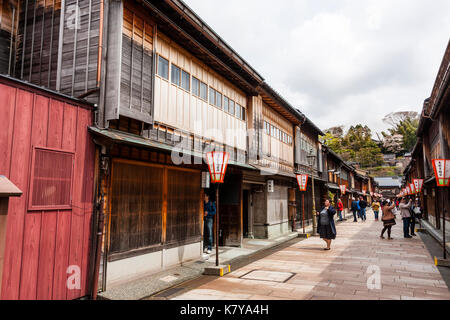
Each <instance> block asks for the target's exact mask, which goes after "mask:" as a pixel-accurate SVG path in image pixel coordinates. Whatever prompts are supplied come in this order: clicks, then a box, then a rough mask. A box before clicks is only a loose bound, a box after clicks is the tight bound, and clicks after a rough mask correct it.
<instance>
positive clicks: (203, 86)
mask: <svg viewBox="0 0 450 320" xmlns="http://www.w3.org/2000/svg"><path fill="white" fill-rule="evenodd" d="M200 98H201V99H203V100H205V101H206V100H208V86H207V85H206V84H205V83H203V82H200Z"/></svg>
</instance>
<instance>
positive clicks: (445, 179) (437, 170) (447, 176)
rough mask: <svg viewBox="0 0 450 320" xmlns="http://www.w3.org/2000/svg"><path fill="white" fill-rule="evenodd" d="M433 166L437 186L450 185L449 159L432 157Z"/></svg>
mask: <svg viewBox="0 0 450 320" xmlns="http://www.w3.org/2000/svg"><path fill="white" fill-rule="evenodd" d="M433 168H434V175H435V176H436V184H437V186H438V187H448V186H449V185H450V160H449V159H434V160H433Z"/></svg>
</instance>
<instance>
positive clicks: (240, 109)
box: [236, 103, 242, 119]
mask: <svg viewBox="0 0 450 320" xmlns="http://www.w3.org/2000/svg"><path fill="white" fill-rule="evenodd" d="M241 111H242V108H241V106H240V105H239V104H237V103H236V117H237V118H238V119H240V118H241Z"/></svg>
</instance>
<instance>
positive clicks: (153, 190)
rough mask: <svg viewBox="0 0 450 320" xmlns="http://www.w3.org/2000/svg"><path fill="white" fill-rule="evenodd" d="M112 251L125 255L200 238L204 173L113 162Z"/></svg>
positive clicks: (110, 250) (110, 232)
mask: <svg viewBox="0 0 450 320" xmlns="http://www.w3.org/2000/svg"><path fill="white" fill-rule="evenodd" d="M111 180H112V182H111V196H110V198H111V203H110V212H111V214H110V219H109V221H110V226H109V234H110V236H109V238H110V245H109V253H110V254H117V253H124V252H127V251H130V250H135V249H144V248H149V247H152V246H158V245H162V244H166V243H168V244H169V243H177V242H181V241H185V240H190V239H193V238H196V237H199V236H200V235H201V220H200V192H201V189H200V182H201V181H200V172H199V171H197V170H190V169H180V168H175V167H171V166H165V165H159V164H150V163H146V162H138V161H132V160H124V159H114V160H113V168H112V178H111Z"/></svg>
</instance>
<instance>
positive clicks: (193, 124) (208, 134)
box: [154, 32, 247, 150]
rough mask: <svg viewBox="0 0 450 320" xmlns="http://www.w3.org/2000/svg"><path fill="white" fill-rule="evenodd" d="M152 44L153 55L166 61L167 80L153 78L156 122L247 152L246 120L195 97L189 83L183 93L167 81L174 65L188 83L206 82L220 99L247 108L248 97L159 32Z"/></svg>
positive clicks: (178, 87)
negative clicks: (185, 73)
mask: <svg viewBox="0 0 450 320" xmlns="http://www.w3.org/2000/svg"><path fill="white" fill-rule="evenodd" d="M155 43H156V53H157V54H158V55H159V56H161V57H163V58H164V59H166V60H168V61H169V79H164V78H162V77H160V76H159V75H156V76H155V107H154V108H155V109H154V120H155V122H160V123H162V124H164V125H167V126H171V127H174V128H179V129H180V130H183V131H186V132H190V133H192V134H195V135H197V136H201V137H204V138H206V139H211V140H213V141H215V142H218V143H221V144H226V145H228V146H230V147H233V148H237V149H239V150H246V149H247V145H246V143H247V139H246V130H247V124H246V121H244V120H241V119H238V118H237V117H235V116H234V115H231V114H230V113H227V112H225V111H224V110H223V103H222V108H219V107H216V106H213V105H212V104H210V103H209V101H207V100H203V99H201V98H199V97H197V96H196V95H194V94H193V93H192V84H190V88H191V90H185V89H183V88H181V87H180V86H178V85H176V84H173V83H172V82H171V78H170V73H171V72H170V71H171V67H172V65H175V66H177V67H179V68H180V69H182V70H183V71H185V72H187V73H189V74H190V82H191V83H192V77H195V78H197V79H198V80H200V81H201V82H203V83H205V84H206V85H207V86H208V89H209V88H213V89H215V90H217V91H218V92H220V93H221V94H222V96H226V97H228V98H229V99H231V100H233V101H234V102H235V103H237V104H239V105H241V106H242V107H244V108H245V109H247V97H246V95H245V94H244V92H243V91H241V90H240V89H239V88H237V87H235V86H234V85H233V84H231V83H230V82H228V81H227V80H225V78H223V77H222V76H220V75H219V74H217V73H216V72H214V71H213V70H212V69H211V68H209V67H208V66H207V65H206V64H204V63H202V62H200V61H199V60H198V59H196V58H195V57H194V56H193V55H191V54H190V53H189V52H188V51H187V50H185V49H184V48H182V47H181V46H179V45H178V44H177V43H175V42H174V41H173V40H171V39H170V38H169V37H168V36H166V35H164V34H162V33H161V32H158V33H157V39H156V41H155ZM208 97H209V90H208ZM245 119H247V115H246V117H245Z"/></svg>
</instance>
